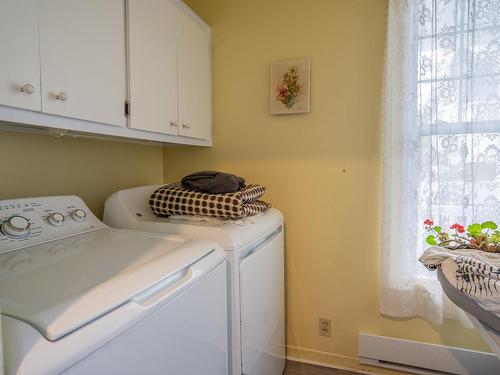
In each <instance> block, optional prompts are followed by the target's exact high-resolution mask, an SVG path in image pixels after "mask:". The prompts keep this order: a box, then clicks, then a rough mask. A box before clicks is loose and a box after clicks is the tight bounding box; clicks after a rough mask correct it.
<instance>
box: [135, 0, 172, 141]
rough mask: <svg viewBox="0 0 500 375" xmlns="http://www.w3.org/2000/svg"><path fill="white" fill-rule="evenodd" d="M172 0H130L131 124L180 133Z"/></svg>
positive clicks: (138, 127)
mask: <svg viewBox="0 0 500 375" xmlns="http://www.w3.org/2000/svg"><path fill="white" fill-rule="evenodd" d="M179 12H180V11H179V9H178V7H177V6H176V5H174V4H173V3H172V2H171V1H169V0H129V1H128V12H127V13H128V35H129V38H128V40H129V48H128V54H129V72H130V78H129V100H130V102H131V108H132V107H133V110H131V111H130V119H129V121H130V123H129V126H130V127H131V128H134V129H142V130H149V131H154V132H158V133H164V134H174V135H177V127H178V124H177V105H178V104H177V18H178V14H179Z"/></svg>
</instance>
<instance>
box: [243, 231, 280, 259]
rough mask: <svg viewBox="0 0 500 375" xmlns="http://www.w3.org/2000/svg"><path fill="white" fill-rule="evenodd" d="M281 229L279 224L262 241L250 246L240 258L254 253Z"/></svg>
mask: <svg viewBox="0 0 500 375" xmlns="http://www.w3.org/2000/svg"><path fill="white" fill-rule="evenodd" d="M281 231H282V227H281V226H280V227H279V228H277V229H275V230H274V231H273V232H271V233H270V234H269V235H268V236H267V237H266V238H264V239H263V240H262V241H260V242H259V243H257V244H256V245H255V246H254V247H252V248H251V249H250V250H249V251H248V253H246V254H245V256H244V257H243V258H241V260H243V259H246V258H248V257H249V256H250V255H252V254H254V253H255V252H256V251H258V250H259V249H260V248H262V247H263V245H265V244H266V243H269V242H271V241H272V240H273V239H274V238H275V237H277V236H278V235H279V234H280V233H281Z"/></svg>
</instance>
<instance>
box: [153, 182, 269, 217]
mask: <svg viewBox="0 0 500 375" xmlns="http://www.w3.org/2000/svg"><path fill="white" fill-rule="evenodd" d="M265 192H266V188H265V187H264V186H260V185H247V186H246V187H245V188H243V189H241V190H240V191H237V192H235V193H221V194H208V193H202V192H197V191H193V190H190V189H186V188H184V187H182V185H181V184H180V183H179V182H175V183H173V184H169V185H165V186H162V187H161V188H159V189H157V190H156V191H155V192H154V193H153V194H152V195H151V198H150V200H149V205H150V206H151V209H152V210H153V213H154V214H155V215H157V216H170V215H202V216H211V217H218V218H227V219H239V218H243V217H247V216H253V215H256V214H259V213H263V212H266V211H267V210H268V209H269V208H270V207H271V204H270V203H267V202H264V201H261V200H259V198H260V197H262V196H263V195H264V193H265Z"/></svg>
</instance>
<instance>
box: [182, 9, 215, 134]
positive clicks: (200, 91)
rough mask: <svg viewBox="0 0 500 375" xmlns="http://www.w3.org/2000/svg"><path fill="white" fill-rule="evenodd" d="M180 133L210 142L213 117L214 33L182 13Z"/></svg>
mask: <svg viewBox="0 0 500 375" xmlns="http://www.w3.org/2000/svg"><path fill="white" fill-rule="evenodd" d="M178 32H179V36H178V45H179V60H178V61H179V134H180V135H183V136H186V137H193V138H200V139H209V137H210V132H211V126H210V124H211V117H212V92H211V64H210V61H211V56H210V43H211V41H210V30H209V29H208V28H207V26H206V25H205V24H202V23H201V22H200V21H199V20H198V19H197V18H194V17H192V16H191V15H188V14H187V13H185V12H182V13H181V15H180V17H179V19H178Z"/></svg>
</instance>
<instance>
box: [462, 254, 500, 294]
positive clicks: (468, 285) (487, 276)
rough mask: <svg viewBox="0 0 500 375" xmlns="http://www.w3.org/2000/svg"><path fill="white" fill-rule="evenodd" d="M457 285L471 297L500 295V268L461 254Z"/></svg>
mask: <svg viewBox="0 0 500 375" xmlns="http://www.w3.org/2000/svg"><path fill="white" fill-rule="evenodd" d="M455 263H456V264H457V270H456V278H457V284H456V287H457V289H458V290H460V291H461V292H463V293H465V294H467V295H468V296H469V297H474V296H475V297H494V296H496V297H500V268H499V267H495V266H493V265H491V264H487V263H485V262H483V261H480V260H477V259H474V258H470V257H464V256H459V257H457V258H456V259H455Z"/></svg>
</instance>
